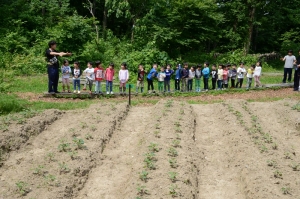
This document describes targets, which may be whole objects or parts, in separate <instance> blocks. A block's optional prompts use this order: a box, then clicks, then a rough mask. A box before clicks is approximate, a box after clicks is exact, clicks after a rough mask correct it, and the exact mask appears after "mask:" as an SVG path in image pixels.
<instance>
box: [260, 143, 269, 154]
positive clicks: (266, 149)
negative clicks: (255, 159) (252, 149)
mask: <svg viewBox="0 0 300 199" xmlns="http://www.w3.org/2000/svg"><path fill="white" fill-rule="evenodd" d="M267 151H268V148H267V147H266V145H264V144H262V145H261V146H260V152H261V153H264V152H267Z"/></svg>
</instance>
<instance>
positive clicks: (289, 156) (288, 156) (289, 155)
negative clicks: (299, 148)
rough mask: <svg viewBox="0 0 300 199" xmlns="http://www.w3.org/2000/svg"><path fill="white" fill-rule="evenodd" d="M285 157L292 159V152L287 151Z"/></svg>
mask: <svg viewBox="0 0 300 199" xmlns="http://www.w3.org/2000/svg"><path fill="white" fill-rule="evenodd" d="M284 157H285V159H292V156H291V154H290V152H285V153H284Z"/></svg>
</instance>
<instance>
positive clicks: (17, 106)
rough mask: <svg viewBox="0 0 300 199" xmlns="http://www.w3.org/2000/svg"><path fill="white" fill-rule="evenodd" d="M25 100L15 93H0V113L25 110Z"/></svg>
mask: <svg viewBox="0 0 300 199" xmlns="http://www.w3.org/2000/svg"><path fill="white" fill-rule="evenodd" d="M26 106H27V101H26V100H21V99H18V98H17V97H16V96H15V95H7V94H3V93H0V115H3V114H8V113H13V112H20V111H23V110H26V109H27V108H26Z"/></svg>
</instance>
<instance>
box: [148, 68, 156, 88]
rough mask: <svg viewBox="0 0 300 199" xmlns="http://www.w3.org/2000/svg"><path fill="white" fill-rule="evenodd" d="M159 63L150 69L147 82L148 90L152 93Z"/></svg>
mask: <svg viewBox="0 0 300 199" xmlns="http://www.w3.org/2000/svg"><path fill="white" fill-rule="evenodd" d="M156 70H157V64H153V67H152V69H151V70H150V72H149V74H148V75H147V82H148V92H149V93H151V92H152V91H153V90H154V85H153V78H154V77H156V76H157V72H156Z"/></svg>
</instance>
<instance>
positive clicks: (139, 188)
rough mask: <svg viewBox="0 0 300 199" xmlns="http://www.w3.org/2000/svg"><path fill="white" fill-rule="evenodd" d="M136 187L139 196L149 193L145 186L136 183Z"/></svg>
mask: <svg viewBox="0 0 300 199" xmlns="http://www.w3.org/2000/svg"><path fill="white" fill-rule="evenodd" d="M136 189H137V191H138V194H139V195H141V196H143V195H147V194H149V192H148V190H147V189H146V186H142V185H140V184H138V186H137V188H136Z"/></svg>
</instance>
